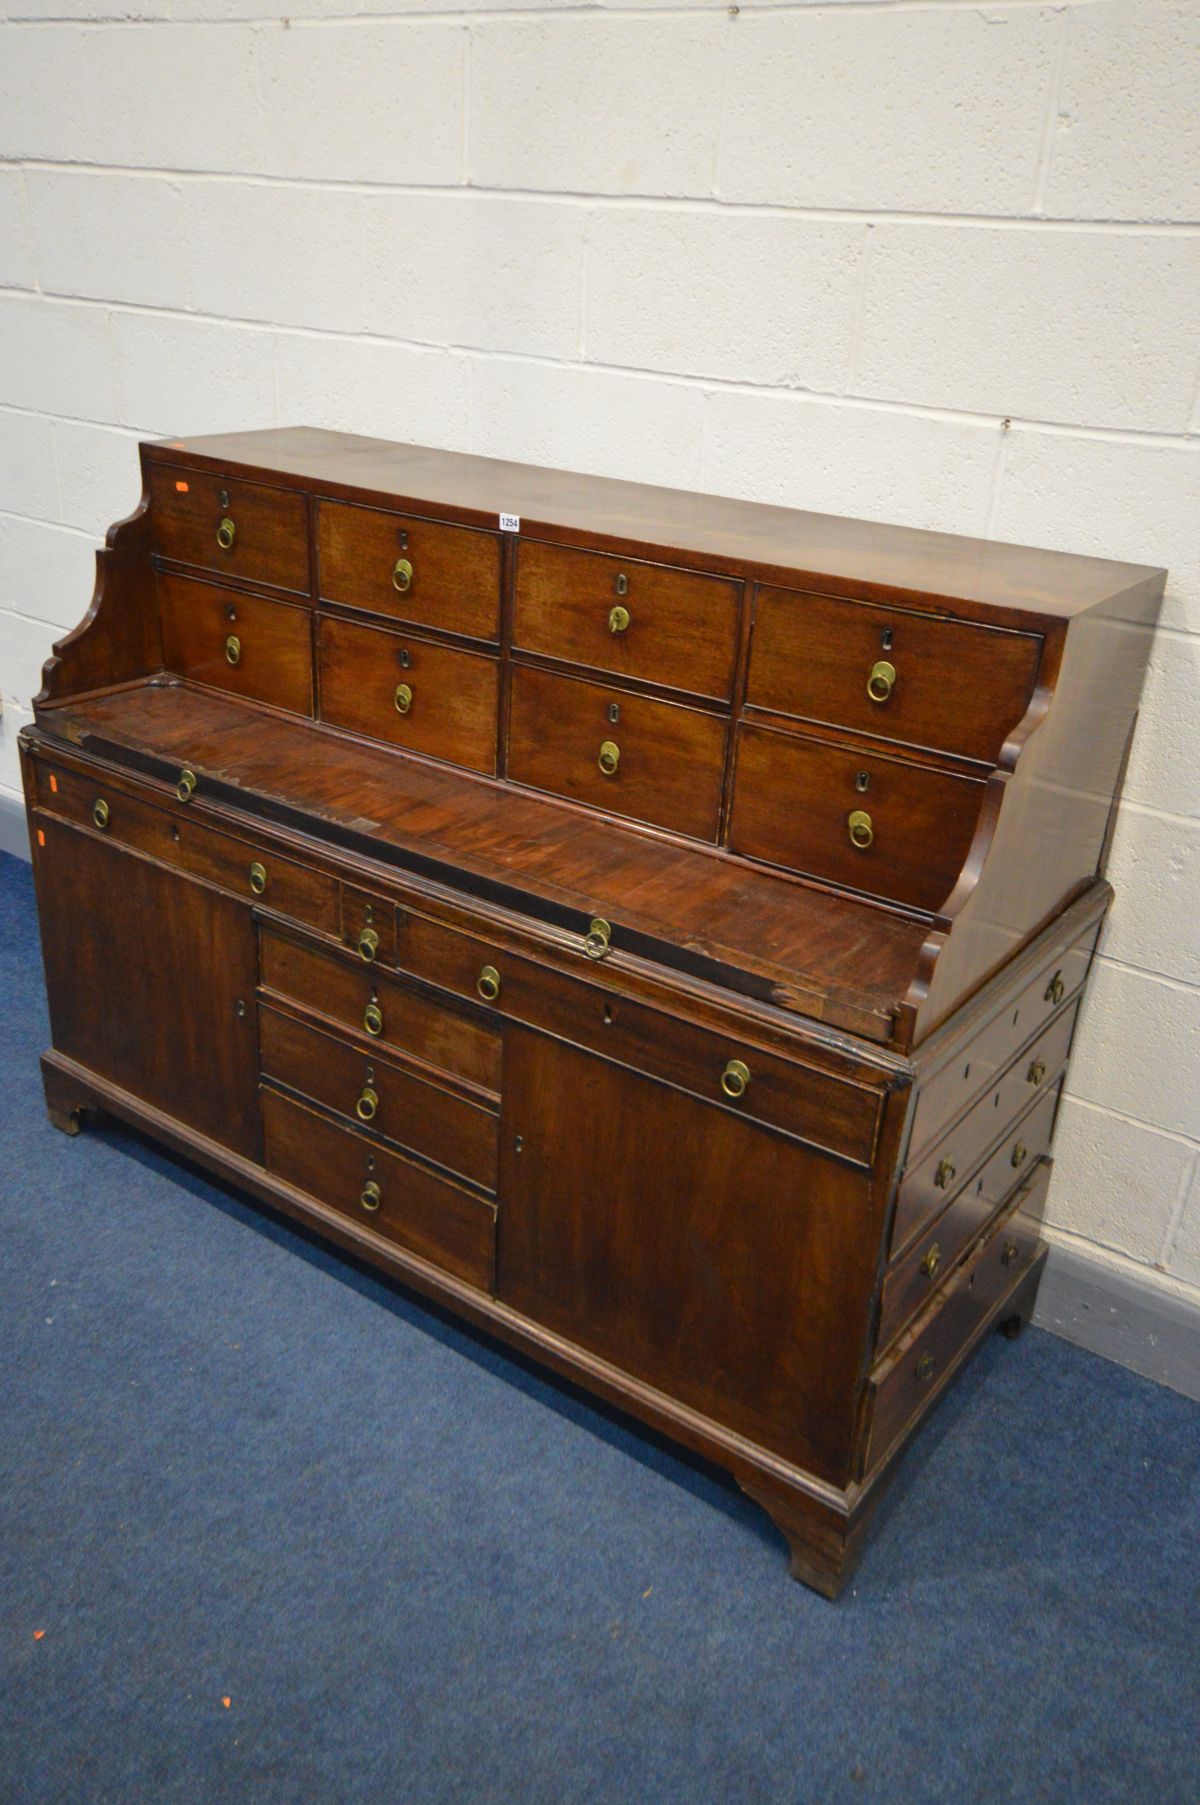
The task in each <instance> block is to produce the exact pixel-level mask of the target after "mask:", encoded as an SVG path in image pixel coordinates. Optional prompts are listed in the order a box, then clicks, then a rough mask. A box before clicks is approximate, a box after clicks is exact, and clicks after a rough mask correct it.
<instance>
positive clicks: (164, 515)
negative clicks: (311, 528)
mask: <svg viewBox="0 0 1200 1805" xmlns="http://www.w3.org/2000/svg"><path fill="white" fill-rule="evenodd" d="M148 482H149V489H150V508H151V515H152V518H153V521H154V543H155V547H156V549H157V550H158V551H159V552H160V553H161V555H162V556H163V557H164V558H174V559H177V560H178V562H179V563H180V564H197V565H199V566H200V568H201V569H202V570H219V571H220V572H221V574H222V576H227V577H244V578H245V579H246V580H247V581H248V582H252V583H269V584H271V585H272V586H273V587H274V588H276V589H288V590H292V591H294V592H295V593H297V594H300V595H307V594H308V587H309V584H308V516H307V511H306V506H305V499H304V496H303V495H297V494H296V493H295V491H294V490H291V489H268V488H266V487H264V486H263V484H261V483H244V482H241V481H240V480H235V479H234V478H233V477H229V476H213V475H212V474H211V473H210V472H209V471H207V470H181V469H179V468H178V466H176V465H173V464H152V465H151V466H150V470H149V477H148Z"/></svg>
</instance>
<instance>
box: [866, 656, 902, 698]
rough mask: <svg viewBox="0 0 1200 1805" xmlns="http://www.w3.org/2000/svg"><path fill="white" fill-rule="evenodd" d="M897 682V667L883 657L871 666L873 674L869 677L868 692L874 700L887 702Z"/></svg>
mask: <svg viewBox="0 0 1200 1805" xmlns="http://www.w3.org/2000/svg"><path fill="white" fill-rule="evenodd" d="M895 683H896V667H895V665H894V664H889V663H888V661H887V659H886V658H881V659H880V660H879V662H878V663H877V664H873V665H872V666H871V675H870V676H869V677H868V678H867V694H868V695H869V696H870V698H871V700H872V702H886V701H887V699H888V697H889V696H890V695H891V693H892V690H893V688H894V687H895Z"/></svg>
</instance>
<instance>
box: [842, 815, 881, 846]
mask: <svg viewBox="0 0 1200 1805" xmlns="http://www.w3.org/2000/svg"><path fill="white" fill-rule="evenodd" d="M846 831H847V833H848V834H849V835H850V844H851V846H857V847H858V849H859V851H860V852H865V851H866V850H867V847H868V846H869V845H870V844H871V842H872V840H874V838H875V828H874V825H873V823H872V821H871V817H870V815H868V813H867V811H866V809H865V808H856V809H851V811H850V814H849V815H848V816H847V818H846Z"/></svg>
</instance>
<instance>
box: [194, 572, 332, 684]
mask: <svg viewBox="0 0 1200 1805" xmlns="http://www.w3.org/2000/svg"><path fill="white" fill-rule="evenodd" d="M158 606H159V614H160V618H161V620H162V635H163V663H164V664H165V665H166V667H167V669H168V670H170V671H178V672H179V675H180V676H181V677H187V678H189V679H190V680H191V681H192V682H193V683H206V684H208V685H209V687H210V688H212V689H223V690H228V691H229V692H230V694H231V695H235V696H249V697H251V698H252V700H254V701H255V702H270V703H272V704H273V705H274V707H276V708H286V709H287V710H288V712H289V713H290V714H303V715H311V714H312V711H313V685H312V662H313V659H312V614H311V612H310V611H309V609H307V608H301V607H297V606H296V605H295V604H294V603H292V602H270V601H268V600H267V599H266V597H265V596H261V595H244V594H240V593H239V592H238V591H236V590H233V589H222V588H220V587H219V586H218V585H217V584H215V583H201V582H197V581H196V580H195V579H194V578H191V577H177V576H170V575H168V574H167V572H165V571H162V572H160V573H159V578H158Z"/></svg>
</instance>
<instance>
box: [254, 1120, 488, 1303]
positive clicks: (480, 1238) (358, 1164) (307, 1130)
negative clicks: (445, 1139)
mask: <svg viewBox="0 0 1200 1805" xmlns="http://www.w3.org/2000/svg"><path fill="white" fill-rule="evenodd" d="M262 1113H263V1133H264V1140H265V1145H266V1167H267V1170H268V1172H273V1173H274V1174H275V1175H276V1177H277V1178H282V1179H284V1180H285V1181H286V1182H287V1183H288V1184H291V1185H295V1187H296V1188H297V1190H300V1191H304V1192H305V1193H307V1195H308V1196H310V1197H313V1198H315V1199H316V1201H317V1202H318V1203H321V1204H323V1205H324V1206H325V1207H326V1209H330V1210H335V1211H336V1212H337V1214H338V1215H339V1216H344V1217H346V1218H347V1220H348V1221H351V1222H353V1223H355V1224H356V1225H357V1226H358V1227H359V1228H360V1229H365V1230H368V1231H369V1232H370V1233H371V1234H372V1235H378V1236H379V1237H380V1239H381V1240H383V1241H389V1242H391V1243H392V1244H393V1245H394V1246H396V1247H401V1248H404V1249H405V1250H406V1252H408V1253H413V1254H417V1255H418V1256H419V1257H420V1258H421V1259H422V1260H428V1261H430V1263H431V1264H432V1265H434V1266H439V1267H441V1268H442V1270H443V1271H445V1272H450V1273H453V1274H454V1275H455V1277H456V1278H460V1279H465V1281H466V1283H467V1284H468V1285H476V1286H478V1288H479V1289H480V1290H481V1291H487V1292H491V1291H492V1290H493V1289H494V1285H495V1259H496V1210H495V1205H494V1204H491V1203H489V1202H487V1201H486V1200H485V1199H484V1198H482V1197H476V1196H474V1195H473V1194H472V1193H471V1192H470V1191H464V1190H462V1189H461V1187H460V1186H458V1185H456V1184H452V1183H451V1182H450V1181H449V1179H445V1178H438V1177H437V1176H436V1175H435V1174H434V1173H433V1172H429V1171H427V1170H426V1168H425V1167H424V1166H418V1165H414V1164H413V1162H412V1160H408V1159H405V1158H404V1157H403V1156H402V1155H401V1154H399V1153H392V1152H390V1151H389V1149H388V1148H386V1147H383V1146H381V1145H380V1143H379V1142H378V1141H372V1140H368V1138H367V1137H366V1135H363V1134H355V1133H352V1132H351V1131H350V1130H349V1129H346V1128H339V1127H338V1125H337V1124H336V1123H335V1122H330V1121H328V1120H326V1118H325V1117H324V1116H319V1115H317V1114H316V1113H315V1112H314V1111H313V1110H311V1109H306V1108H304V1107H303V1105H301V1104H299V1103H293V1102H292V1101H291V1100H290V1098H287V1097H281V1096H279V1095H278V1094H277V1093H276V1092H275V1091H269V1090H266V1091H264V1092H263V1093H262Z"/></svg>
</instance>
